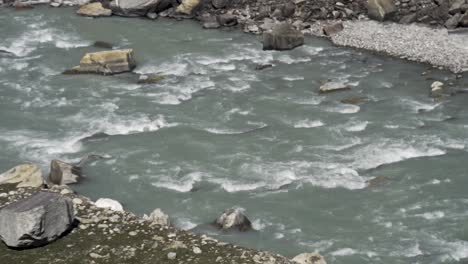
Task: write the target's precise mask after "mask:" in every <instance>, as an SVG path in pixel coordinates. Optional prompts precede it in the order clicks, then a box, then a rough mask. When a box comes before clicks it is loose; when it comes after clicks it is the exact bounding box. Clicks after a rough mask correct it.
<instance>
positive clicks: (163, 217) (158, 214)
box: [143, 208, 170, 226]
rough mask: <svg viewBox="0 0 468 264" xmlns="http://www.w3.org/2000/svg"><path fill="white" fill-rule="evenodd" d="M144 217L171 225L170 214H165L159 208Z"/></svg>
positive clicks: (159, 223) (152, 221) (161, 223)
mask: <svg viewBox="0 0 468 264" xmlns="http://www.w3.org/2000/svg"><path fill="white" fill-rule="evenodd" d="M143 219H145V220H146V221H150V222H151V223H153V224H156V225H161V226H167V225H170V222H169V216H168V215H167V214H165V213H164V212H163V211H162V210H161V209H159V208H157V209H155V210H154V211H153V212H151V214H150V215H149V216H147V215H146V214H145V215H143Z"/></svg>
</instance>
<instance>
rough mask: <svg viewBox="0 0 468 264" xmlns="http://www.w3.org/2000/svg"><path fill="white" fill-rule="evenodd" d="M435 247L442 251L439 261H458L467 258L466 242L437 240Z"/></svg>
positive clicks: (467, 243) (467, 244)
mask: <svg viewBox="0 0 468 264" xmlns="http://www.w3.org/2000/svg"><path fill="white" fill-rule="evenodd" d="M437 244H438V245H437V246H438V248H440V249H443V251H444V254H443V255H442V256H441V257H440V259H441V261H443V262H445V261H453V260H455V261H460V260H461V259H465V258H468V241H461V240H459V241H455V242H448V241H444V240H438V241H437Z"/></svg>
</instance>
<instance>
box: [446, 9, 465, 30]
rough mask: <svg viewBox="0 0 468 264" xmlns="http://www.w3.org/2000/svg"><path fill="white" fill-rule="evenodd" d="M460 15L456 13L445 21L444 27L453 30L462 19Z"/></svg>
mask: <svg viewBox="0 0 468 264" xmlns="http://www.w3.org/2000/svg"><path fill="white" fill-rule="evenodd" d="M462 16H463V15H462V14H460V13H458V14H455V15H453V16H451V17H450V18H449V19H447V21H445V24H444V26H445V27H446V28H448V29H454V28H456V27H457V26H458V24H460V21H461V19H462Z"/></svg>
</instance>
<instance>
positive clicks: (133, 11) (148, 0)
mask: <svg viewBox="0 0 468 264" xmlns="http://www.w3.org/2000/svg"><path fill="white" fill-rule="evenodd" d="M159 2H160V0H114V1H112V2H111V3H110V9H111V10H112V13H113V14H115V15H119V16H128V17H135V16H146V14H147V13H148V12H149V11H150V10H154V9H156V8H157V6H158V4H159Z"/></svg>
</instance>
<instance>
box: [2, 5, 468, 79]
mask: <svg viewBox="0 0 468 264" xmlns="http://www.w3.org/2000/svg"><path fill="white" fill-rule="evenodd" d="M187 1H188V0H187ZM20 2H21V1H20ZM29 2H32V3H29ZM87 2H89V1H65V2H63V1H55V0H54V1H39V2H37V1H22V4H21V5H20V6H19V7H16V9H17V10H24V9H25V8H26V9H27V8H31V7H32V4H41V3H42V4H47V3H48V4H49V5H50V6H52V7H64V6H82V5H84V4H86V3H87ZM99 2H100V1H99ZM156 2H158V1H156ZM163 2H164V1H163ZM166 2H167V1H166ZM169 2H173V1H169ZM188 2H196V4H197V5H199V6H200V7H192V8H193V10H190V12H189V13H188V14H183V13H181V11H180V10H177V8H175V7H168V8H167V9H161V10H162V11H159V13H158V12H157V11H148V13H146V15H143V14H138V15H127V14H120V13H118V14H115V11H112V12H111V10H112V7H110V4H109V2H108V1H102V7H104V8H103V10H109V11H107V12H108V13H106V14H105V15H103V16H109V15H118V16H128V17H146V18H149V19H153V20H154V19H157V17H167V18H173V19H176V20H183V19H193V20H195V21H198V22H199V23H200V24H201V26H202V27H203V28H205V29H220V28H238V29H240V30H242V31H243V32H245V33H252V34H255V35H261V34H263V33H264V32H268V31H270V30H272V29H273V28H274V27H275V26H276V25H278V24H280V23H289V24H291V25H292V26H293V27H295V28H296V29H297V30H299V31H301V32H302V33H303V34H304V35H306V36H315V37H321V38H327V39H329V40H330V41H331V42H332V43H333V44H335V45H337V46H342V47H352V48H358V49H363V50H368V51H371V52H376V53H379V54H382V55H384V56H391V57H396V58H401V59H404V60H408V61H413V62H419V63H425V64H428V65H431V66H433V67H435V68H439V69H447V70H449V71H451V72H453V73H455V74H458V73H463V72H466V71H468V46H466V45H465V43H467V42H468V32H467V31H463V30H462V29H463V28H460V30H458V31H456V32H457V34H453V33H451V32H455V31H454V30H451V31H449V30H448V29H447V28H445V27H444V26H442V25H443V21H442V20H441V19H440V18H437V19H436V18H435V17H433V18H434V19H433V20H427V19H426V20H417V19H416V17H417V15H418V14H419V13H418V12H419V11H418V12H416V11H414V10H413V11H412V12H406V11H407V10H406V9H405V8H403V7H402V6H400V5H398V8H399V10H398V12H397V13H396V15H394V17H393V19H392V20H393V21H386V22H378V21H373V20H370V19H369V18H368V16H367V10H366V7H365V4H364V3H361V2H363V1H361V2H357V3H341V2H337V3H335V1H320V2H319V3H317V6H316V8H319V9H320V10H321V13H319V14H315V13H314V12H315V11H313V10H312V11H310V10H309V9H310V7H309V6H308V3H306V4H304V2H305V1H294V2H287V1H279V2H278V3H275V4H266V5H265V6H261V5H260V3H259V2H261V1H252V2H249V3H244V2H239V3H238V1H234V3H232V4H227V3H226V1H215V2H216V3H218V2H219V3H218V5H216V4H215V2H213V5H208V4H205V3H204V2H203V3H199V1H188ZM329 2H330V4H329ZM415 2H418V1H415ZM290 3H294V5H292V4H291V5H292V6H289V4H290ZM0 4H1V3H0ZM3 5H4V6H11V5H15V4H13V3H10V4H8V3H7V2H5V3H4V4H3ZM194 5H195V4H194ZM180 6H182V4H181V5H180ZM107 8H110V9H107ZM288 8H289V9H288ZM425 8H426V9H429V10H432V9H434V7H432V6H430V5H429V6H426V7H425ZM441 8H442V7H441ZM26 11H27V10H26ZM91 12H96V11H91ZM101 12H102V11H101ZM307 12H309V13H307ZM428 12H429V11H428ZM431 12H432V11H431ZM78 13H80V12H78ZM305 13H307V14H309V15H308V16H307V15H306V14H305ZM81 14H82V13H81ZM101 14H102V13H98V15H96V16H101ZM82 15H83V14H82ZM85 15H86V14H85ZM410 15H411V16H413V19H411V20H408V16H410ZM93 16H94V15H93ZM394 21H396V22H394ZM336 25H338V26H337V27H336ZM329 27H335V28H334V29H332V32H331V33H328V34H327V32H325V31H327V28H329Z"/></svg>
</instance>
